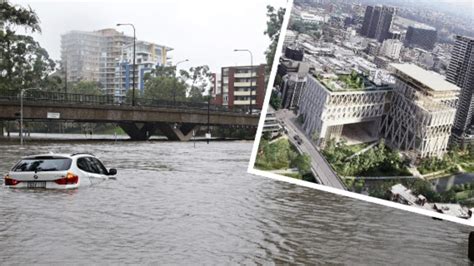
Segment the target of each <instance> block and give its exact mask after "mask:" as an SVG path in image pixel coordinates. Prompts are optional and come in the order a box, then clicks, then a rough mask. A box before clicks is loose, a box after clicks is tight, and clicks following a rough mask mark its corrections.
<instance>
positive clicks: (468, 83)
mask: <svg viewBox="0 0 474 266" xmlns="http://www.w3.org/2000/svg"><path fill="white" fill-rule="evenodd" d="M446 80H447V81H449V82H451V83H453V84H456V85H457V86H459V87H460V88H461V93H460V96H459V102H458V107H457V112H456V119H455V121H454V125H453V130H452V133H453V134H452V138H451V142H452V143H457V144H460V145H462V146H464V145H466V144H472V145H473V146H474V39H473V38H469V37H464V36H456V43H455V45H454V49H453V52H452V56H451V61H450V62H449V67H448V71H447V72H446Z"/></svg>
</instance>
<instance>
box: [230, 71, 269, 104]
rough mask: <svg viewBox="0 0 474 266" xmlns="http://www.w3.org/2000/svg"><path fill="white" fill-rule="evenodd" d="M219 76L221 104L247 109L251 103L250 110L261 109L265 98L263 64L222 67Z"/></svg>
mask: <svg viewBox="0 0 474 266" xmlns="http://www.w3.org/2000/svg"><path fill="white" fill-rule="evenodd" d="M221 77H222V79H221V95H222V98H223V101H222V104H223V105H225V106H228V107H229V108H240V109H244V110H249V109H250V105H251V106H252V110H254V109H260V110H261V109H262V105H263V100H264V98H265V82H266V81H265V64H260V65H255V66H253V67H251V66H231V67H223V68H222V69H221ZM250 97H252V99H250ZM250 101H251V102H250Z"/></svg>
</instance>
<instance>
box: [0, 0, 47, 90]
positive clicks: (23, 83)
mask: <svg viewBox="0 0 474 266" xmlns="http://www.w3.org/2000/svg"><path fill="white" fill-rule="evenodd" d="M0 21H1V22H2V23H3V28H0V58H1V60H0V89H15V90H19V89H22V88H36V87H41V86H45V85H47V84H48V83H47V82H46V83H45V80H46V79H47V76H48V74H49V73H51V72H52V71H53V70H54V67H55V63H54V61H53V60H51V59H50V58H49V55H48V52H47V51H46V50H45V49H43V48H42V47H41V46H40V45H39V43H38V42H36V41H35V40H34V39H33V37H31V36H27V35H21V34H17V32H16V30H17V29H23V30H24V31H25V32H27V33H28V32H29V33H34V32H41V28H40V26H39V18H38V17H37V15H36V13H35V12H34V11H33V10H32V9H31V8H28V9H26V8H23V7H20V6H17V5H15V6H13V5H10V4H9V3H8V2H5V3H1V4H0Z"/></svg>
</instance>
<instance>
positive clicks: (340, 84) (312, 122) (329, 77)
mask: <svg viewBox="0 0 474 266" xmlns="http://www.w3.org/2000/svg"><path fill="white" fill-rule="evenodd" d="M390 91H391V88H390V87H388V86H377V85H376V84H374V83H373V82H371V81H369V80H368V79H367V78H366V77H365V76H362V75H360V74H357V73H355V72H353V73H352V74H339V75H336V74H318V75H316V74H313V73H310V74H308V76H307V83H306V89H305V90H303V91H302V94H301V98H300V103H299V104H300V108H299V115H302V116H303V120H304V123H303V128H304V130H305V131H306V134H307V135H309V136H311V137H312V138H313V139H314V140H316V143H317V144H318V145H320V146H324V143H325V141H327V140H329V139H336V140H339V139H340V138H341V137H344V138H345V139H346V140H348V141H349V142H350V143H360V142H368V141H372V140H377V139H378V138H379V128H380V123H381V121H382V115H383V114H384V112H385V106H386V103H387V102H389V101H390Z"/></svg>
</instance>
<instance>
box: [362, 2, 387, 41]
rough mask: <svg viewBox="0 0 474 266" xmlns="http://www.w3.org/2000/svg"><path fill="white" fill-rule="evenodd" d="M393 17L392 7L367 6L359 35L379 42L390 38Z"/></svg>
mask: <svg viewBox="0 0 474 266" xmlns="http://www.w3.org/2000/svg"><path fill="white" fill-rule="evenodd" d="M394 15H395V8H393V7H387V6H367V8H366V10H365V15H364V21H363V23H362V28H361V31H360V33H361V35H362V36H365V37H367V38H372V39H376V40H378V41H379V42H383V41H384V40H386V39H389V38H391V36H392V34H391V33H390V27H391V25H392V20H393V16H394Z"/></svg>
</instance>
